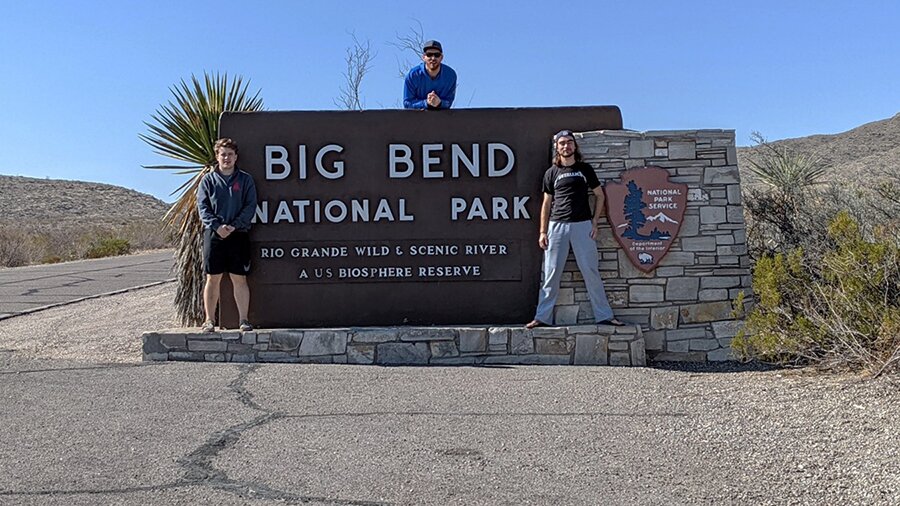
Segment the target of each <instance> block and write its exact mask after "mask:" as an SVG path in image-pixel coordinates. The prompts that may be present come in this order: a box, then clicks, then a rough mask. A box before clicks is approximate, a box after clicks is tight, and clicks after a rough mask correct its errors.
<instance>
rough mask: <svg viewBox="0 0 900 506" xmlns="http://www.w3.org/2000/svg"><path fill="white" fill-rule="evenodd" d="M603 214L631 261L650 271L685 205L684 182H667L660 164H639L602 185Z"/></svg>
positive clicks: (676, 227)
mask: <svg viewBox="0 0 900 506" xmlns="http://www.w3.org/2000/svg"><path fill="white" fill-rule="evenodd" d="M604 191H605V192H606V213H607V214H606V215H607V216H608V217H609V223H610V225H611V226H612V227H613V236H614V237H615V238H616V241H618V243H619V244H620V245H621V246H622V249H623V250H624V251H625V253H626V254H627V255H628V258H629V259H630V260H631V263H632V264H634V266H635V267H637V268H638V269H640V270H641V271H643V272H650V271H652V270H653V269H655V268H656V266H657V265H658V264H659V262H660V261H661V260H662V259H663V257H665V256H666V253H668V251H669V248H670V247H671V246H672V241H674V240H675V236H676V235H678V231H679V229H680V228H681V221H682V220H683V219H684V211H685V208H686V207H687V185H686V184H683V183H673V182H671V181H669V172H668V171H667V170H666V169H663V168H660V167H641V168H637V169H630V170H627V171H625V172H623V173H622V175H621V179H620V180H619V181H616V182H610V183H607V184H606V187H605V188H604Z"/></svg>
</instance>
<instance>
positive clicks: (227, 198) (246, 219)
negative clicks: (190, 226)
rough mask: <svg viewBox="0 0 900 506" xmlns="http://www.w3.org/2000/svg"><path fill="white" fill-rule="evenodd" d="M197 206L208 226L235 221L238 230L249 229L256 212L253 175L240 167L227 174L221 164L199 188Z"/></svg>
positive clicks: (217, 225)
mask: <svg viewBox="0 0 900 506" xmlns="http://www.w3.org/2000/svg"><path fill="white" fill-rule="evenodd" d="M197 210H198V211H200V221H202V222H203V226H204V227H205V228H208V229H211V230H218V229H219V227H220V226H222V225H231V226H232V227H234V228H235V230H237V231H240V232H247V231H249V230H250V221H251V220H253V213H255V212H256V184H254V183H253V177H252V176H251V175H250V174H247V173H246V172H244V171H242V170H240V169H238V168H235V169H234V172H233V173H232V174H231V175H230V176H228V177H223V176H222V174H221V173H220V172H219V170H218V168H217V169H216V170H214V171H212V172H210V173H208V174H207V175H205V176H203V179H202V180H201V181H200V187H199V188H197Z"/></svg>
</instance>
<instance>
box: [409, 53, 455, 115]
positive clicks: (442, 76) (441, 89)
mask: <svg viewBox="0 0 900 506" xmlns="http://www.w3.org/2000/svg"><path fill="white" fill-rule="evenodd" d="M432 91H433V92H435V93H437V96H439V97H441V105H440V107H438V109H449V108H450V107H452V106H453V100H454V99H456V71H454V70H453V69H452V68H450V67H449V66H448V65H444V64H443V63H442V64H441V71H440V72H439V73H438V75H437V77H435V78H434V79H432V78H431V76H430V75H428V71H427V70H425V63H424V62H423V63H420V64H418V65H416V66H415V67H413V68H411V69H410V70H409V72H408V73H407V74H406V81H405V82H404V84H403V108H404V109H432V107H429V106H428V102H426V101H425V97H427V96H428V94H429V93H431V92H432Z"/></svg>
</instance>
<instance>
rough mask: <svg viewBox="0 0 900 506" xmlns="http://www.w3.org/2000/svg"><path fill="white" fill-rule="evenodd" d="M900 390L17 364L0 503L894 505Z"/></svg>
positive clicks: (6, 371)
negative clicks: (898, 395)
mask: <svg viewBox="0 0 900 506" xmlns="http://www.w3.org/2000/svg"><path fill="white" fill-rule="evenodd" d="M3 361H4V360H3V357H0V362H3ZM848 389H849V391H847V390H848ZM873 389H875V388H874V387H873ZM875 390H877V389H875ZM860 393H862V394H864V395H860ZM876 394H877V395H876ZM847 397H849V398H850V399H852V400H850V401H848V399H847ZM888 399H890V394H889V393H887V394H886V393H885V392H871V391H870V389H868V388H867V387H865V386H859V385H853V384H849V385H842V384H840V383H837V384H836V383H835V382H833V381H824V382H823V381H821V380H815V379H812V380H807V379H804V378H802V377H799V378H793V379H791V378H782V377H781V376H780V375H775V374H773V373H772V372H753V371H744V372H739V371H735V372H727V371H719V372H713V373H704V372H697V371H690V370H686V371H678V370H664V369H647V368H629V369H623V368H612V367H580V368H579V367H492V368H487V367H480V368H473V367H453V368H450V367H447V368H439V367H432V368H416V367H409V368H381V367H374V366H341V365H296V364H265V365H249V364H248V365H232V364H212V363H210V364H203V363H161V364H149V365H137V364H134V365H99V364H98V365H85V364H82V365H78V364H72V365H71V366H70V367H66V366H64V365H62V364H61V363H59V362H50V363H41V362H37V363H33V364H31V363H28V362H27V361H25V362H23V361H19V360H17V359H15V358H14V357H7V361H6V364H5V367H3V368H2V369H0V405H2V407H3V408H2V410H0V440H2V441H3V444H2V445H0V503H2V504H42V505H43V504H50V505H66V506H70V505H95V504H125V505H142V506H143V505H147V504H154V505H155V504H161V505H162V504H165V505H170V504H191V505H194V504H216V505H231V504H234V505H237V504H265V505H268V504H330V505H376V504H409V505H418V504H434V505H444V504H458V505H496V504H501V505H523V504H542V505H597V504H658V505H669V504H753V505H756V504H896V502H895V501H896V500H900V478H898V474H897V473H898V470H900V469H898V457H900V455H898V448H900V442H898V441H897V439H896V427H897V423H898V412H897V405H896V403H894V402H893V401H890V400H888ZM788 413H789V414H790V415H789V416H787V415H786V414H788Z"/></svg>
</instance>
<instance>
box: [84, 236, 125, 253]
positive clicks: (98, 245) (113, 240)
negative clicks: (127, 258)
mask: <svg viewBox="0 0 900 506" xmlns="http://www.w3.org/2000/svg"><path fill="white" fill-rule="evenodd" d="M130 252H131V244H130V243H129V242H128V240H127V239H122V238H121V237H98V238H96V239H94V241H92V242H91V245H90V247H89V248H88V249H87V251H85V253H84V258H103V257H112V256H117V255H127V254H128V253H130Z"/></svg>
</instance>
